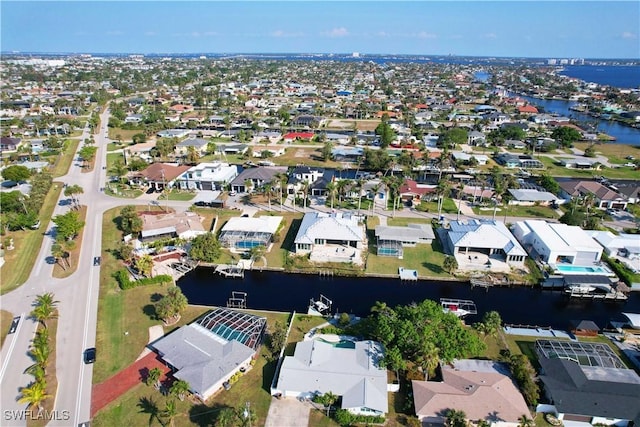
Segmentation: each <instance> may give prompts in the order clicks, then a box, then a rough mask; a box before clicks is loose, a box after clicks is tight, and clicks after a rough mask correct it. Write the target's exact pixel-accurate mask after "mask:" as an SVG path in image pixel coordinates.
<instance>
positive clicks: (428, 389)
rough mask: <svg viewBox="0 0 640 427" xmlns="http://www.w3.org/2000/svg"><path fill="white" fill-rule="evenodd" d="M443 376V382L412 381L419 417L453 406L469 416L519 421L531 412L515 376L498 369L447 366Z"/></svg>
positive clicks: (436, 414) (442, 412)
mask: <svg viewBox="0 0 640 427" xmlns="http://www.w3.org/2000/svg"><path fill="white" fill-rule="evenodd" d="M489 363H490V364H491V363H493V362H491V361H489ZM495 365H497V363H496V364H495ZM442 376H443V381H442V382H436V381H412V383H413V395H414V397H413V399H414V403H415V408H416V415H418V418H425V417H438V416H439V417H442V416H443V415H442V414H444V413H445V412H446V411H447V409H450V408H456V409H458V410H462V411H464V412H465V414H466V415H467V419H470V420H478V419H485V420H489V419H490V417H492V416H496V415H497V416H499V417H500V419H501V420H502V421H507V422H518V418H520V417H521V416H522V414H528V413H529V409H528V408H527V404H526V403H525V401H524V398H523V397H522V394H521V393H520V391H519V390H518V388H517V387H516V386H515V384H514V382H513V381H512V379H511V378H510V377H508V376H507V375H504V374H502V373H500V372H499V371H497V370H495V371H490V370H486V371H485V370H483V371H478V372H477V371H462V370H457V369H454V368H451V367H445V368H443V370H442Z"/></svg>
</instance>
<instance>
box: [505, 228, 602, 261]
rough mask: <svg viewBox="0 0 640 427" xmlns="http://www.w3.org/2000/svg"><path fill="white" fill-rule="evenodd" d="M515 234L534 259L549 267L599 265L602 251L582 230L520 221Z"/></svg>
mask: <svg viewBox="0 0 640 427" xmlns="http://www.w3.org/2000/svg"><path fill="white" fill-rule="evenodd" d="M513 234H514V235H515V236H516V238H517V239H518V240H519V241H520V242H521V243H522V244H523V245H524V246H525V247H526V248H527V250H528V251H529V254H530V256H531V257H532V258H534V259H541V260H542V261H544V262H546V263H548V264H557V263H566V264H574V265H587V266H588V265H592V264H593V263H595V262H598V261H600V257H601V256H602V247H601V246H600V245H599V244H598V243H597V242H596V241H595V240H593V239H592V238H591V237H590V236H589V235H588V234H587V233H586V232H585V231H584V230H583V229H581V228H580V227H576V226H572V225H566V224H552V223H548V222H546V221H542V220H526V221H518V222H516V223H515V224H514V225H513Z"/></svg>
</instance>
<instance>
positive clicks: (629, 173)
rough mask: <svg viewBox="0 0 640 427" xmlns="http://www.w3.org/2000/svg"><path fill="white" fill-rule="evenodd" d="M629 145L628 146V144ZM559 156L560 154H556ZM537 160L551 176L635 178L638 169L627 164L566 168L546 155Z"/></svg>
mask: <svg viewBox="0 0 640 427" xmlns="http://www.w3.org/2000/svg"><path fill="white" fill-rule="evenodd" d="M629 147H630V146H629ZM556 157H557V158H561V157H562V156H556ZM539 160H540V161H541V162H542V163H544V165H545V166H546V167H547V173H548V174H549V175H551V176H565V177H575V178H584V179H592V178H593V177H594V176H596V175H597V176H600V175H602V176H604V177H607V178H611V179H637V177H638V173H639V172H638V171H637V170H635V169H634V168H631V167H628V166H622V167H620V168H607V167H602V168H601V169H600V170H578V169H567V168H565V167H563V166H559V165H557V164H556V160H555V159H552V158H550V157H547V156H540V158H539Z"/></svg>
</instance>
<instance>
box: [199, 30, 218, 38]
mask: <svg viewBox="0 0 640 427" xmlns="http://www.w3.org/2000/svg"><path fill="white" fill-rule="evenodd" d="M202 35H203V36H206V37H213V36H217V35H218V33H217V32H215V31H205V32H204V33H202Z"/></svg>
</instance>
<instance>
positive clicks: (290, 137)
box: [282, 132, 314, 144]
mask: <svg viewBox="0 0 640 427" xmlns="http://www.w3.org/2000/svg"><path fill="white" fill-rule="evenodd" d="M313 136H314V133H313V132H289V133H287V134H285V135H284V136H283V137H282V139H283V140H284V142H286V143H288V144H290V143H292V142H294V141H296V140H306V141H309V140H311V138H313Z"/></svg>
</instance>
